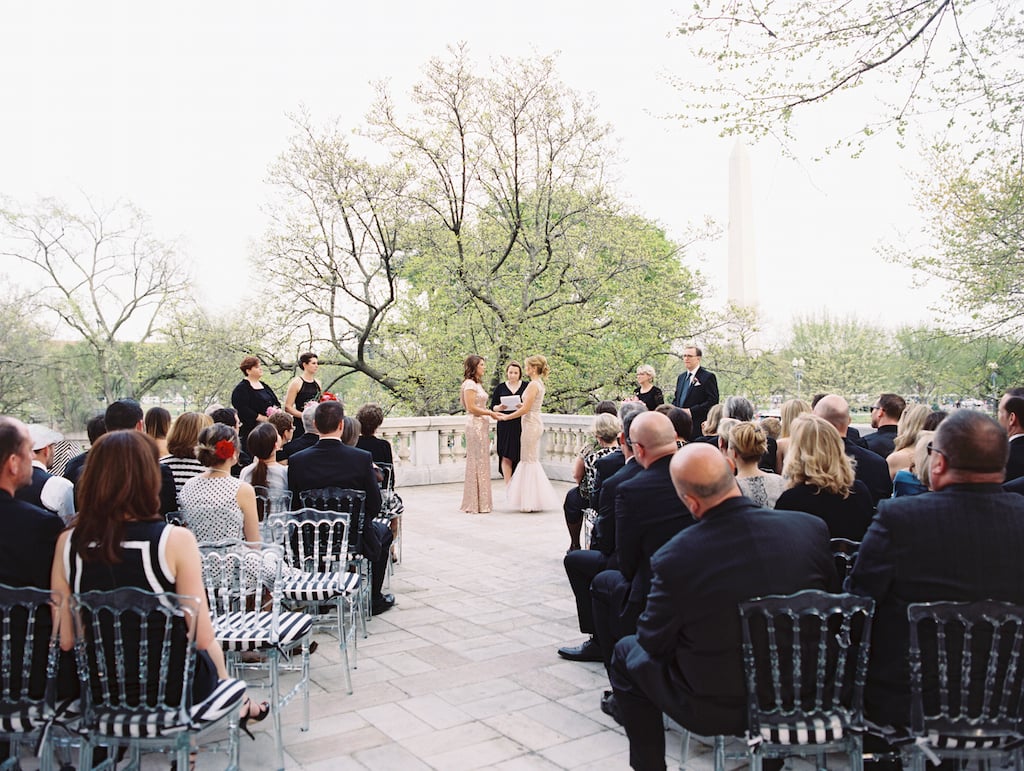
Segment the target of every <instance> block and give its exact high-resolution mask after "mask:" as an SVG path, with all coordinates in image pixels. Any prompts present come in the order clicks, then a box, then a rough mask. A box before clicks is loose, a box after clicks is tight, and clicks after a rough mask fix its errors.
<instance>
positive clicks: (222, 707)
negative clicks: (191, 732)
mask: <svg viewBox="0 0 1024 771" xmlns="http://www.w3.org/2000/svg"><path fill="white" fill-rule="evenodd" d="M244 696H245V682H244V681H242V680H235V679H234V678H232V677H226V678H224V679H223V680H221V681H220V682H219V683H217V687H216V688H214V689H213V693H211V694H210V695H209V696H207V697H206V698H205V699H203V700H202V701H201V702H199V703H198V704H193V705H192V709H191V710H189V717H190V718H191V719H192V728H195V729H200V728H204V727H205V726H206V725H207V724H209V723H215V722H216V721H218V720H220V719H221V718H222V717H224V715H226V714H227V713H229V712H233V711H237V710H238V706H239V704H240V703H241V701H242V698H243V697H244Z"/></svg>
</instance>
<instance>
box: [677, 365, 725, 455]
mask: <svg viewBox="0 0 1024 771" xmlns="http://www.w3.org/2000/svg"><path fill="white" fill-rule="evenodd" d="M695 374H696V376H697V383H698V384H699V385H695V386H691V387H690V390H689V391H688V392H687V393H686V398H685V399H684V398H683V388H684V386H685V384H686V381H687V380H688V379H689V378H690V373H689V372H686V371H685V370H684V371H683V373H682V374H681V375H680V376H679V377H678V378H676V394H675V397H674V398H673V399H672V404H674V405H675V406H676V407H682V408H683V409H687V410H689V411H690V418H691V419H692V420H693V430H692V431H691V432H690V438H691V439H696V438H697V437H698V436H700V435H701V431H700V426H701V423H703V422H704V421H705V420H706V419H707V417H708V411H709V410H710V409H711V408H712V407H713V406H715V405H716V404H718V379H717V378H716V377H715V373H714V372H711V371H710V370H706V369H704V368H703V367H697V371H696V373H695Z"/></svg>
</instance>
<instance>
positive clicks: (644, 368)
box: [636, 364, 654, 381]
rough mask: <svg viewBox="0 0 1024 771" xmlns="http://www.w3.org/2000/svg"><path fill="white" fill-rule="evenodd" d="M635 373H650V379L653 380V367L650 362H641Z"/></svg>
mask: <svg viewBox="0 0 1024 771" xmlns="http://www.w3.org/2000/svg"><path fill="white" fill-rule="evenodd" d="M636 374H638V375H650V376H651V380H652V381H653V380H654V367H652V366H651V365H650V364H641V365H640V366H639V367H637V368H636Z"/></svg>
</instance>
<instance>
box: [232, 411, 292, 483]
mask: <svg viewBox="0 0 1024 771" xmlns="http://www.w3.org/2000/svg"><path fill="white" fill-rule="evenodd" d="M280 441H281V435H280V434H279V433H278V432H277V429H276V428H275V427H274V426H273V425H272V424H270V423H260V424H259V425H258V426H256V428H254V429H253V430H252V431H250V432H249V453H250V454H251V455H252V457H253V462H252V463H250V464H249V465H248V466H246V467H245V468H243V469H242V471H241V473H239V475H238V479H239V480H240V481H242V482H247V483H249V484H250V485H252V486H253V488H254V489H255V488H257V487H265V488H267V489H268V490H269V491H270V492H272V493H277V492H284V491H285V490H287V489H288V468H287V467H286V466H282V465H281V464H280V463H278V462H277V448H278V446H279V445H280Z"/></svg>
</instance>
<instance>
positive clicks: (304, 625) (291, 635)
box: [213, 611, 313, 651]
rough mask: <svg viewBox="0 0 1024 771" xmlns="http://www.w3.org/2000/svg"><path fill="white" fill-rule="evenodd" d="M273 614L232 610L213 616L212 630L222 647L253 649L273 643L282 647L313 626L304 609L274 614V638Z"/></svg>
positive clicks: (310, 617) (227, 649)
mask: <svg viewBox="0 0 1024 771" xmlns="http://www.w3.org/2000/svg"><path fill="white" fill-rule="evenodd" d="M273 622H274V614H273V613H271V612H270V611H235V612H234V613H224V614H222V615H220V616H217V617H216V618H215V619H214V620H213V634H214V637H216V638H217V642H219V643H220V644H221V646H222V647H223V648H224V650H226V651H254V650H259V649H260V648H270V647H273V646H275V645H276V646H278V647H285V646H287V645H290V644H292V643H294V642H296V641H297V640H299V639H301V638H302V637H303V636H304V635H305V634H306V633H307V632H308V631H309V630H310V628H311V627H312V626H313V618H312V616H309V615H307V614H305V613H294V612H286V613H281V614H279V615H278V622H277V631H278V636H277V639H274V638H273V636H272V635H271V628H272V625H273Z"/></svg>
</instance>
